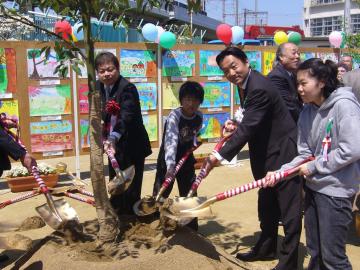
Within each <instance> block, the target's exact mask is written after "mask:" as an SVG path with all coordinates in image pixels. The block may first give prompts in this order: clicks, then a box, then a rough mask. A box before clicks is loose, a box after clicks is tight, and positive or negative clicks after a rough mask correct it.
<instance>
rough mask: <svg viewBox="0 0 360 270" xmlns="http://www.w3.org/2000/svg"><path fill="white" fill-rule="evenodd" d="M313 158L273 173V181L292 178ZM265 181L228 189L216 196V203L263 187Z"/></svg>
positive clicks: (261, 180) (265, 178)
mask: <svg viewBox="0 0 360 270" xmlns="http://www.w3.org/2000/svg"><path fill="white" fill-rule="evenodd" d="M313 159H314V157H308V158H307V159H304V160H303V161H301V162H300V163H299V164H298V165H297V166H296V167H294V168H291V169H288V170H285V171H278V172H275V181H276V182H280V181H281V180H285V179H286V178H288V177H289V176H293V175H294V174H297V173H298V172H299V169H300V166H301V165H302V164H304V163H306V162H308V161H311V160H313ZM266 181H267V177H263V178H261V179H259V180H255V181H253V182H250V183H248V184H245V185H242V186H240V187H236V188H232V189H229V190H227V191H225V192H222V193H219V194H217V195H216V201H221V200H225V199H228V198H231V197H233V196H236V195H239V194H240V193H244V192H246V191H249V190H252V189H255V188H260V187H263V186H264V184H265V182H266Z"/></svg>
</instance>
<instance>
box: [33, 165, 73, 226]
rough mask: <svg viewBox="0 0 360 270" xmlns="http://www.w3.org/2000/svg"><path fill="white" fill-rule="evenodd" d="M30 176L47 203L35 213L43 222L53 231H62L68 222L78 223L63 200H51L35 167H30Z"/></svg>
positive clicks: (37, 208)
mask: <svg viewBox="0 0 360 270" xmlns="http://www.w3.org/2000/svg"><path fill="white" fill-rule="evenodd" d="M32 174H33V176H34V177H35V180H36V182H37V183H38V185H39V187H40V190H41V192H42V193H44V195H45V197H46V201H47V203H46V204H44V205H41V206H38V207H36V211H37V212H38V213H39V215H40V216H41V217H42V218H43V220H44V221H45V222H46V223H47V224H48V225H49V226H50V227H51V228H53V229H54V230H62V229H63V228H64V226H65V225H66V224H67V223H68V222H70V221H73V222H75V223H79V218H78V216H77V214H76V211H75V210H74V208H72V207H71V206H70V205H69V204H68V203H67V202H66V201H65V200H64V199H59V200H56V201H54V200H53V198H52V196H51V194H50V190H49V189H48V187H47V186H46V184H45V182H44V181H43V180H42V179H41V177H40V174H39V170H38V168H37V167H36V166H33V167H32Z"/></svg>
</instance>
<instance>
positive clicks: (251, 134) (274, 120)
mask: <svg viewBox="0 0 360 270" xmlns="http://www.w3.org/2000/svg"><path fill="white" fill-rule="evenodd" d="M239 96H240V95H239ZM244 110H245V111H244V117H243V119H242V121H241V123H240V124H239V126H238V128H237V130H236V131H235V133H234V134H233V136H232V137H231V138H230V139H229V141H228V142H227V143H226V144H225V145H224V146H223V148H222V149H221V150H220V151H219V154H220V155H221V156H222V157H224V158H225V159H227V160H229V161H230V160H231V159H232V158H233V157H234V156H235V155H236V154H237V153H238V152H239V151H240V150H241V149H242V148H243V147H244V145H245V144H246V143H248V145H249V154H250V163H251V170H252V173H253V175H254V177H255V178H256V179H259V178H262V177H264V176H265V174H266V172H268V171H274V170H277V169H279V168H280V166H281V165H282V164H284V163H287V162H289V161H291V160H292V159H293V158H294V157H295V156H294V154H291V155H289V153H296V140H297V138H296V137H297V127H296V124H295V122H294V121H293V120H292V119H291V116H290V113H289V111H288V109H287V108H286V106H285V103H284V101H283V99H282V98H281V96H280V93H279V91H278V90H277V89H276V87H275V86H274V85H273V84H272V82H271V81H270V79H268V78H266V77H264V76H263V75H261V74H260V73H259V72H257V71H255V70H252V71H251V73H250V76H249V79H248V82H247V85H246V89H245V101H244ZM290 148H292V149H291V150H292V151H288V150H289V149H290Z"/></svg>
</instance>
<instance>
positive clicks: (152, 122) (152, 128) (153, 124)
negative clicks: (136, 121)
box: [142, 114, 158, 142]
mask: <svg viewBox="0 0 360 270" xmlns="http://www.w3.org/2000/svg"><path fill="white" fill-rule="evenodd" d="M142 117H143V122H144V126H145V128H146V131H147V133H148V135H149V140H150V142H155V141H157V140H158V139H157V138H158V124H157V115H156V114H147V115H143V116H142Z"/></svg>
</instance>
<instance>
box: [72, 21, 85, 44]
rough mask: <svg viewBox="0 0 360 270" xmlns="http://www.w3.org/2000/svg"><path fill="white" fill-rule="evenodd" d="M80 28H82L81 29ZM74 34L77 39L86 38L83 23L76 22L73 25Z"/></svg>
mask: <svg viewBox="0 0 360 270" xmlns="http://www.w3.org/2000/svg"><path fill="white" fill-rule="evenodd" d="M79 29H80V30H79ZM73 34H74V36H75V38H76V39H77V40H83V39H84V30H83V28H82V23H75V24H74V26H73Z"/></svg>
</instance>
